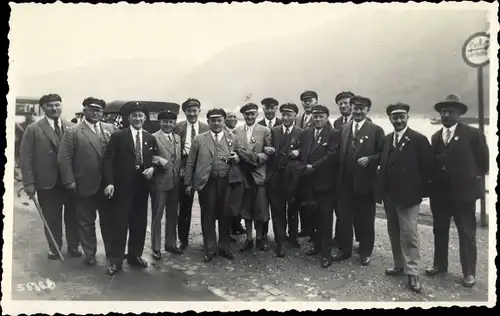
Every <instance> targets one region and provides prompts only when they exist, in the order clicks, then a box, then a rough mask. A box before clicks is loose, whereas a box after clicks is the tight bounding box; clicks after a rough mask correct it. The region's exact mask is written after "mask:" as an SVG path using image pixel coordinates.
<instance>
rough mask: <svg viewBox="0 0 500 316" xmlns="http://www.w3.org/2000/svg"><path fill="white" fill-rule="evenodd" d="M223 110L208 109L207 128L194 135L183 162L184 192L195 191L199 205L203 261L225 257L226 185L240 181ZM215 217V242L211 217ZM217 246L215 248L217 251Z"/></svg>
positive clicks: (227, 241) (232, 138) (227, 238)
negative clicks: (185, 159) (186, 158)
mask: <svg viewBox="0 0 500 316" xmlns="http://www.w3.org/2000/svg"><path fill="white" fill-rule="evenodd" d="M225 118H226V112H225V111H224V110H223V109H211V110H209V111H208V113H207V119H208V124H209V126H210V131H208V132H204V133H201V134H199V135H197V136H196V137H195V138H194V140H193V143H192V146H191V150H190V151H189V156H188V160H187V162H186V174H185V177H184V184H185V185H186V187H185V190H186V194H192V192H193V189H194V190H196V191H197V192H198V196H199V199H200V207H201V225H202V234H203V244H204V250H205V257H204V259H203V261H204V262H210V261H212V260H213V259H214V258H215V256H216V255H217V253H218V254H219V255H220V256H221V257H224V258H226V259H228V260H232V259H234V256H233V254H232V253H231V249H230V246H231V241H230V223H231V215H233V214H231V212H230V208H229V207H227V204H228V202H230V201H228V196H229V195H228V194H230V189H229V186H230V184H231V183H241V182H242V181H243V179H242V177H241V173H238V172H237V173H235V172H234V170H235V167H236V168H237V164H238V162H239V157H238V155H237V154H236V153H235V147H236V146H237V145H236V140H235V136H234V135H232V134H231V133H228V132H227V131H224V119H225ZM216 220H218V228H219V245H218V246H217V234H216V232H215V221H216ZM217 250H218V251H217Z"/></svg>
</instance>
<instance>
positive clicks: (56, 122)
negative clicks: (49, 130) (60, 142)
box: [54, 120, 61, 139]
mask: <svg viewBox="0 0 500 316" xmlns="http://www.w3.org/2000/svg"><path fill="white" fill-rule="evenodd" d="M54 132H55V133H56V136H57V138H58V139H61V127H60V126H59V120H54Z"/></svg>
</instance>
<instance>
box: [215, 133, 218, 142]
mask: <svg viewBox="0 0 500 316" xmlns="http://www.w3.org/2000/svg"><path fill="white" fill-rule="evenodd" d="M214 139H215V142H216V143H218V142H219V133H214Z"/></svg>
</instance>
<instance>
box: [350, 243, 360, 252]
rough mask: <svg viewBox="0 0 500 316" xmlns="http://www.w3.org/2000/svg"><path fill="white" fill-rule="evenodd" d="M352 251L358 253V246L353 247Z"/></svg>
mask: <svg viewBox="0 0 500 316" xmlns="http://www.w3.org/2000/svg"><path fill="white" fill-rule="evenodd" d="M352 251H354V252H355V253H359V245H358V244H355V245H353V246H352Z"/></svg>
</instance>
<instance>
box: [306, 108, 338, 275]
mask: <svg viewBox="0 0 500 316" xmlns="http://www.w3.org/2000/svg"><path fill="white" fill-rule="evenodd" d="M312 115H313V117H312V120H313V124H314V127H313V128H310V129H306V130H304V131H303V132H302V134H301V135H300V139H299V144H300V147H299V160H300V161H301V162H302V163H304V165H305V169H304V171H303V176H302V179H301V181H300V182H301V183H300V188H301V190H300V191H299V193H300V194H301V195H302V197H301V198H300V199H301V201H302V202H303V203H304V202H305V203H307V204H310V207H309V208H310V210H311V211H312V215H311V217H310V218H311V219H312V220H313V221H314V222H313V224H312V236H311V237H312V242H313V249H310V250H309V251H307V252H306V254H307V255H309V256H313V255H316V254H321V265H322V267H324V268H327V267H329V266H330V265H331V264H332V256H331V247H332V228H333V209H334V207H335V204H336V197H337V192H336V191H337V190H336V186H337V182H338V163H339V159H338V156H339V147H340V132H338V131H337V130H335V129H333V127H332V125H331V124H327V122H328V116H329V115H330V112H329V110H328V108H327V107H326V106H323V105H315V106H314V107H313V110H312Z"/></svg>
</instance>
